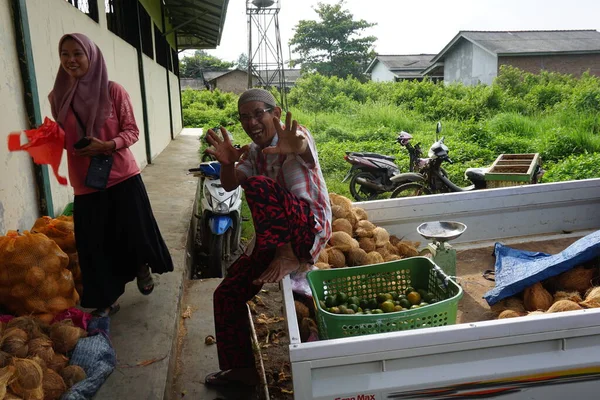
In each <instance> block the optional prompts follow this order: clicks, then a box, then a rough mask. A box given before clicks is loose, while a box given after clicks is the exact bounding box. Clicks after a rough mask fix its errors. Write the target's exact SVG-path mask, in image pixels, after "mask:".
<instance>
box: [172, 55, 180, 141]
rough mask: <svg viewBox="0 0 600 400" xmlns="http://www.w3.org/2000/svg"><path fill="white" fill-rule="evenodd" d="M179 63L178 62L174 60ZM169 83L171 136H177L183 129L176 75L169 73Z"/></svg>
mask: <svg viewBox="0 0 600 400" xmlns="http://www.w3.org/2000/svg"><path fill="white" fill-rule="evenodd" d="M176 61H177V62H179V60H176ZM169 81H170V84H171V108H172V109H173V111H172V112H173V136H174V137H175V136H177V135H179V134H180V133H181V130H182V129H183V122H182V120H181V92H180V91H179V82H178V78H177V75H175V74H174V73H172V72H169Z"/></svg>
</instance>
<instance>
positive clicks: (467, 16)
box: [208, 0, 600, 62]
mask: <svg viewBox="0 0 600 400" xmlns="http://www.w3.org/2000/svg"><path fill="white" fill-rule="evenodd" d="M280 2H281V3H280V4H281V9H280V11H279V28H280V34H281V45H282V47H283V49H284V52H283V57H284V60H285V61H286V62H287V60H288V59H289V51H288V41H289V40H290V39H291V37H292V36H293V35H294V28H295V27H296V25H297V24H298V21H299V20H303V19H304V20H316V19H317V18H318V16H317V13H316V12H315V11H314V9H313V8H314V7H316V5H317V3H319V1H318V0H280ZM320 2H321V3H325V4H336V3H337V1H336V0H321V1H320ZM343 7H344V8H345V9H347V10H349V11H350V13H351V14H352V15H353V16H354V19H355V20H358V19H364V20H366V21H367V22H371V23H377V25H376V26H375V27H373V28H370V29H368V30H365V34H366V35H373V36H375V37H376V38H377V41H376V42H375V51H376V52H377V53H379V54H420V53H431V54H437V53H438V52H440V51H441V50H442V49H443V47H444V46H445V45H446V44H447V43H448V42H450V40H452V38H453V37H454V36H455V35H456V34H457V33H458V32H459V31H461V30H490V31H497V30H499V31H507V30H562V29H595V30H600V0H568V1H567V0H421V1H419V0H411V1H406V0H368V1H367V0H346V1H345V4H344V6H343ZM253 34H254V33H253ZM270 40H272V41H274V40H275V38H274V37H273V38H271V39H270ZM247 48H248V23H247V16H246V0H229V7H228V9H227V17H226V19H225V26H224V31H223V35H222V38H221V44H220V45H219V47H218V48H217V49H215V50H208V53H209V54H212V55H214V56H216V57H219V58H221V59H223V60H225V61H235V60H237V58H238V57H239V55H240V54H242V53H246V52H247ZM292 56H293V55H292Z"/></svg>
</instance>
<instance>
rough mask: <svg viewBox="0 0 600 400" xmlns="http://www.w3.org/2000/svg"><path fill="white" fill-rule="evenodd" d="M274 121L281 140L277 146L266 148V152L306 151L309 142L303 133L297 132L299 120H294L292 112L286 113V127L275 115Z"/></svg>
mask: <svg viewBox="0 0 600 400" xmlns="http://www.w3.org/2000/svg"><path fill="white" fill-rule="evenodd" d="M273 123H274V125H275V129H276V130H277V136H278V137H279V140H278V141H277V145H276V146H270V147H267V148H265V149H264V150H263V153H264V154H303V153H304V152H305V151H306V148H307V146H308V142H307V140H306V137H304V135H303V134H301V133H298V132H297V130H298V122H297V121H296V120H293V121H292V113H291V112H289V111H288V112H287V113H286V115H285V127H283V128H282V127H281V122H280V121H279V118H277V117H273Z"/></svg>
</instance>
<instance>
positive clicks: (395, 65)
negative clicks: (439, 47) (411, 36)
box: [377, 54, 435, 72]
mask: <svg viewBox="0 0 600 400" xmlns="http://www.w3.org/2000/svg"><path fill="white" fill-rule="evenodd" d="M433 57H435V54H405V55H378V56H377V59H378V60H379V62H381V63H383V65H385V66H386V67H387V68H388V69H389V70H390V71H392V72H395V71H400V70H423V69H425V68H427V67H428V66H430V65H431V60H432V59H433Z"/></svg>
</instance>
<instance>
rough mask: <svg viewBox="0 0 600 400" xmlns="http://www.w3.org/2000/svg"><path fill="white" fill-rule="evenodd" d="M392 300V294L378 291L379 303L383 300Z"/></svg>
mask: <svg viewBox="0 0 600 400" xmlns="http://www.w3.org/2000/svg"><path fill="white" fill-rule="evenodd" d="M387 300H392V295H391V294H389V293H379V294H378V295H377V303H379V304H381V303H383V302H384V301H387Z"/></svg>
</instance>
